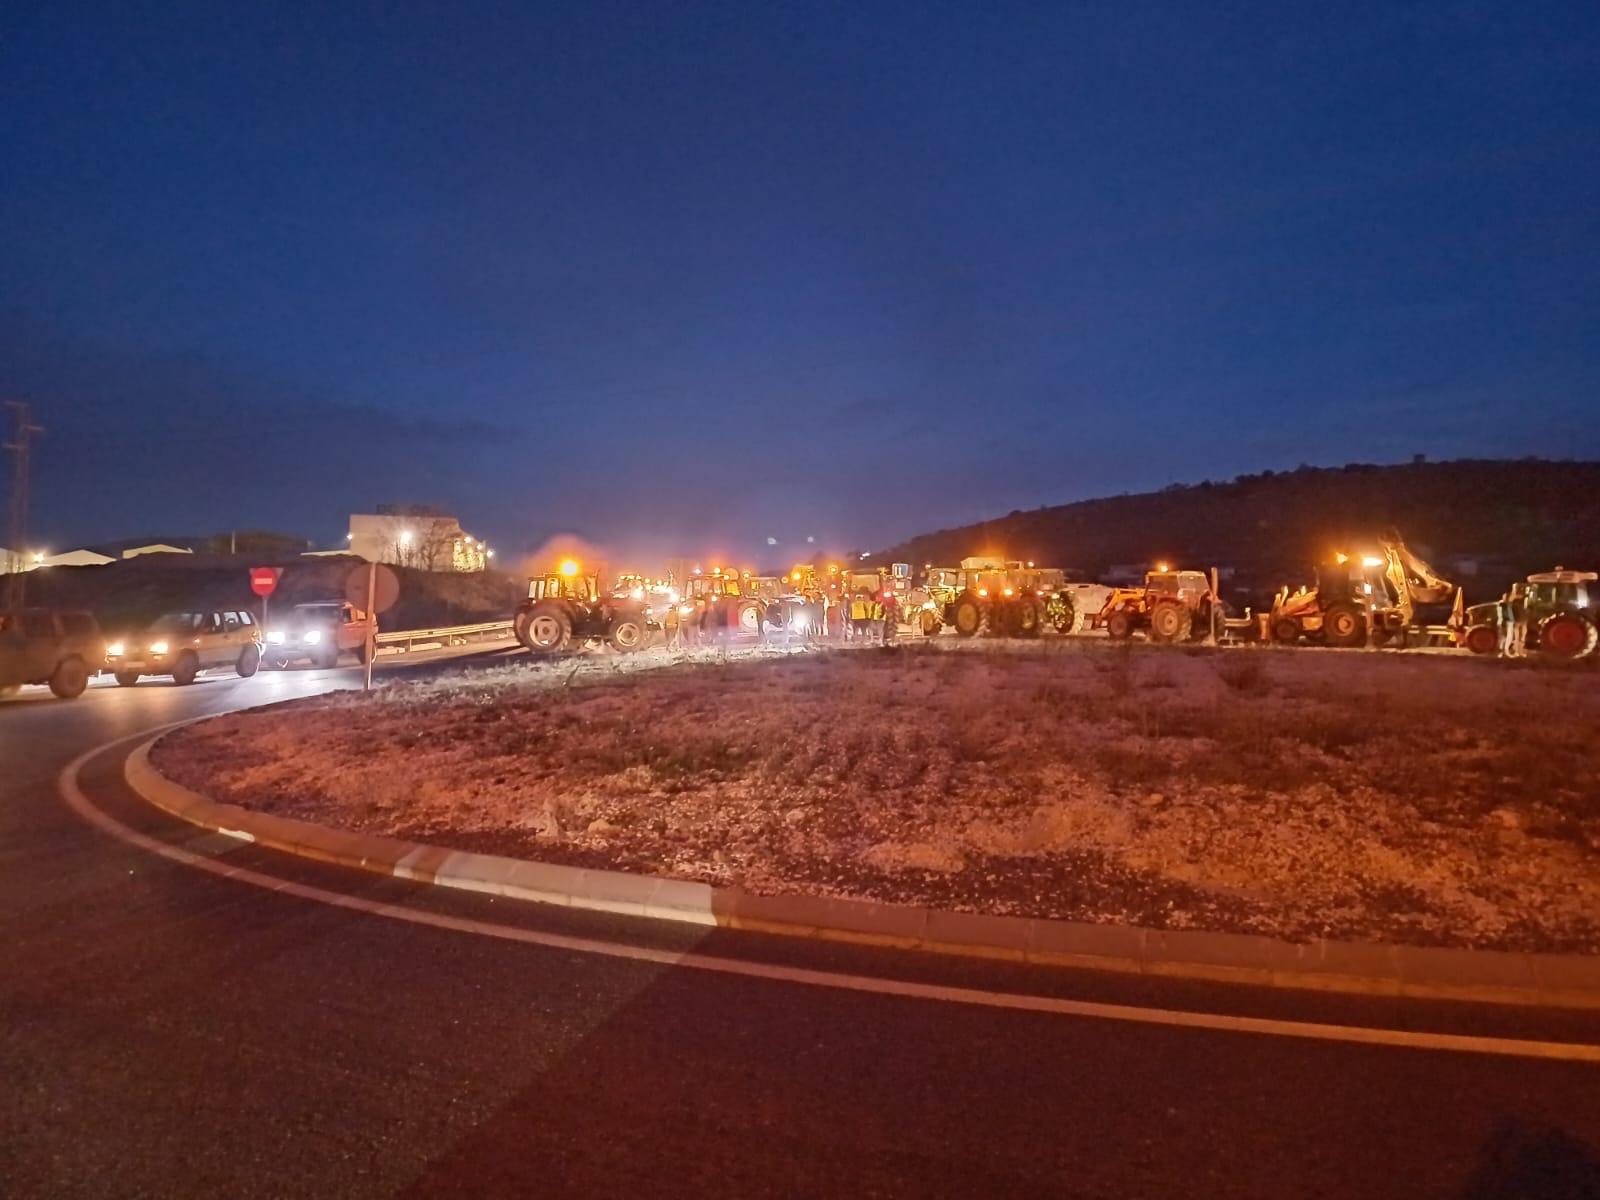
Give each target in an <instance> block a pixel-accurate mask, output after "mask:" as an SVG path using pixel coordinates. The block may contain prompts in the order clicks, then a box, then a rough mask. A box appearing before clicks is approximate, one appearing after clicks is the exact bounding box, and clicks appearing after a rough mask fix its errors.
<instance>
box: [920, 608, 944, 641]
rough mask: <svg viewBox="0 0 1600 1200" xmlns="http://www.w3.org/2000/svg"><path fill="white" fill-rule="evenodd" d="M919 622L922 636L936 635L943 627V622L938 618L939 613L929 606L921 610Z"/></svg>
mask: <svg viewBox="0 0 1600 1200" xmlns="http://www.w3.org/2000/svg"><path fill="white" fill-rule="evenodd" d="M921 623H922V636H923V637H938V636H939V630H941V629H943V628H944V622H943V621H941V620H940V619H939V614H938V613H936V612H934V611H933V609H931V608H925V609H923V610H922V618H921Z"/></svg>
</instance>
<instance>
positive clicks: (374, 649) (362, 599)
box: [344, 562, 400, 692]
mask: <svg viewBox="0 0 1600 1200" xmlns="http://www.w3.org/2000/svg"><path fill="white" fill-rule="evenodd" d="M344 598H345V599H346V600H348V601H350V603H351V604H353V605H354V606H355V607H356V608H359V609H360V610H361V611H362V612H363V613H365V614H366V617H367V630H366V638H365V641H364V642H363V646H364V648H365V650H366V653H365V654H363V655H362V656H361V657H362V659H363V660H364V662H365V665H366V680H365V682H364V683H363V685H362V690H364V691H368V692H370V691H371V690H372V660H373V659H374V658H376V657H377V655H378V614H379V613H381V612H388V611H389V609H391V608H393V607H394V602H395V601H396V600H398V599H400V577H399V576H398V575H396V574H395V573H394V572H393V571H391V570H390V569H389V568H388V567H385V566H382V565H380V564H378V563H375V562H369V563H363V564H362V565H360V566H357V567H352V568H351V569H350V574H349V575H347V576H345V581H344Z"/></svg>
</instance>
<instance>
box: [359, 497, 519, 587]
mask: <svg viewBox="0 0 1600 1200" xmlns="http://www.w3.org/2000/svg"><path fill="white" fill-rule="evenodd" d="M345 540H346V541H347V542H348V543H349V545H350V553H352V554H355V555H358V556H360V557H361V558H364V559H366V560H367V561H368V562H384V563H394V564H395V565H396V566H401V567H416V568H418V569H419V570H423V571H482V570H484V569H485V568H487V567H488V565H489V560H490V559H491V558H493V557H494V551H493V550H491V549H490V548H489V547H488V546H487V545H486V544H485V543H484V542H483V540H482V539H481V538H476V537H473V536H472V535H471V534H469V533H468V532H467V531H466V530H464V529H462V528H461V522H460V521H458V520H457V519H456V518H455V517H452V516H450V515H449V514H448V513H442V512H440V511H439V510H438V509H434V508H429V507H426V506H424V505H407V504H380V505H379V506H378V511H377V512H375V513H351V514H350V531H349V532H348V533H347V534H346V535H345Z"/></svg>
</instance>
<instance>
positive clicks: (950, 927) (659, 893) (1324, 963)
mask: <svg viewBox="0 0 1600 1200" xmlns="http://www.w3.org/2000/svg"><path fill="white" fill-rule="evenodd" d="M186 723H187V722H186ZM161 736H165V733H163V734H161V735H158V736H157V737H154V738H151V739H149V740H148V741H145V742H143V743H141V744H140V745H139V746H138V747H137V748H136V749H135V750H134V751H133V752H132V753H131V754H130V755H129V756H128V758H127V761H126V763H125V765H124V768H123V773H124V776H125V778H126V779H127V782H128V786H129V787H131V788H132V789H133V790H134V791H135V792H136V793H137V794H138V795H139V796H141V797H142V798H143V799H145V800H146V801H148V802H149V803H151V804H153V805H155V806H156V807H157V808H160V809H162V810H164V811H166V812H168V813H170V814H172V815H173V816H176V817H179V818H181V819H183V820H185V821H188V822H190V823H191V824H194V825H198V826H200V827H202V828H205V829H209V830H215V831H218V832H221V833H226V834H231V835H233V836H235V837H240V838H244V839H246V840H249V841H253V842H257V843H259V844H261V845H263V846H267V847H270V848H271V849H274V850H281V851H285V852H288V853H290V854H298V855H301V856H302V857H306V858H313V859H318V860H320V861H323V862H329V863H335V864H338V865H340V866H346V867H355V868H358V869H360V870H363V871H371V872H375V873H377V874H382V875H392V876H395V877H397V878H402V879H414V880H419V881H421V882H425V883H432V884H438V885H440V886H443V887H453V888H460V889H463V890H467V891H475V892H487V893H490V894H492V895H497V896H507V897H511V898H514V899H519V900H531V901H534V902H536V903H540V904H558V905H562V906H565V907H568V908H582V909H589V910H593V911H599V912H613V913H622V914H625V915H628V916H637V917H649V918H653V919H657V920H670V921H678V922H684V923H688V924H694V925H705V926H722V927H725V928H731V929H741V930H750V931H755V932H761V933H772V934H780V935H783V936H787V937H796V936H798V937H811V938H820V939H824V940H828V941H839V942H853V943H858V944H863V945H872V946H885V947H896V948H902V949H911V950H925V951H932V952H934V953H939V954H956V955H964V956H968V957H982V958H991V959H1001V960H1008V961H1013V962H1020V963H1034V964H1042V965H1049V966H1067V967H1080V968H1089V969H1093V970H1101V971H1117V972H1123V973H1128V974H1143V975H1153V976H1161V977H1167V978H1179V979H1200V980H1209V981H1216V982H1223V983H1246V984H1254V985H1257V986H1267V987H1280V988H1295V989H1302V990H1305V989H1309V990H1316V991H1330V992H1344V993H1352V994H1358V995H1369V996H1404V997H1413V998H1418V999H1430V1000H1470V1001H1477V1002H1486V1003H1497V1004H1519V1005H1534V1006H1539V1007H1554V1008H1581V1009H1600V956H1593V955H1562V954H1531V953H1530V954H1524V953H1516V952H1506V951H1497V950H1461V949H1449V948H1441V947H1429V946H1402V945H1394V944H1387V943H1377V942H1337V941H1314V942H1306V943H1298V942H1286V941H1281V940H1279V939H1277V938H1269V937H1262V936H1259V935H1255V934H1236V933H1206V932H1201V931H1196V930H1170V929H1144V928H1140V927H1138V926H1132V925H1094V924H1086V923H1083V922H1078V921H1055V920H1046V919H1041V918H1035V917H1008V916H990V915H985V914H982V913H960V912H946V911H943V910H939V909H929V908H919V907H914V906H911V905H903V904H882V903H877V902H875V901H869V900H848V899H843V898H838V897H828V896H804V895H783V896H762V895H757V894H755V893H753V892H747V891H744V890H743V889H740V888H730V887H713V886H711V885H710V884H704V883H693V882H690V881H687V880H678V879H662V878H657V877H655V876H648V875H633V874H629V873H626V872H623V871H601V870H592V869H588V868H583V867H569V866H563V865H560V864H557V863H541V862H534V861H531V860H528V859H520V858H506V857H503V856H501V855H494V854H478V853H473V852H469V851H462V850H449V849H446V848H444V847H440V846H431V845H424V844H422V843H418V842H408V841H404V840H402V839H399V838H391V837H384V836H381V835H376V834H363V833H351V832H346V831H342V830H337V829H330V828H328V827H327V826H323V825H315V824H312V823H311V822H309V821H299V820H294V819H292V818H289V817H278V816H273V815H271V814H268V813H260V812H254V811H252V810H249V809H244V808H240V807H239V806H237V805H233V804H220V803H218V802H216V801H214V800H211V799H209V798H207V797H205V796H202V795H200V794H199V793H198V792H194V791H191V790H190V789H188V788H186V787H184V786H183V785H182V784H179V783H175V782H174V781H172V780H170V779H168V778H167V777H166V776H164V775H162V774H161V773H160V772H159V771H157V770H156V769H155V767H154V766H152V765H151V763H150V749H151V747H152V746H154V745H155V743H156V742H157V741H158V740H159V739H160V737H161Z"/></svg>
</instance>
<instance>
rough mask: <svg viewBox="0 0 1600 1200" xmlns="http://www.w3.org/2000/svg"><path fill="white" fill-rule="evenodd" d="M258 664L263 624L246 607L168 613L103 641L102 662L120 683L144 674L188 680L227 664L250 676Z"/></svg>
mask: <svg viewBox="0 0 1600 1200" xmlns="http://www.w3.org/2000/svg"><path fill="white" fill-rule="evenodd" d="M260 664H261V627H260V626H259V625H257V624H256V619H255V617H254V616H253V615H252V614H251V613H250V610H249V609H244V608H236V609H234V608H230V609H223V610H220V611H217V612H172V613H168V614H167V615H166V616H164V617H162V618H161V619H160V620H158V621H156V622H155V623H154V624H152V625H151V626H150V627H149V628H148V629H144V630H141V631H140V632H139V633H138V634H136V635H134V636H131V637H125V638H116V639H113V640H112V642H111V644H110V645H109V646H107V647H106V665H107V666H108V667H110V668H111V674H112V676H113V677H114V678H115V679H116V681H117V682H118V683H119V684H121V685H122V686H123V687H132V686H133V685H134V684H136V683H138V682H139V680H140V679H141V678H142V677H144V676H146V675H170V676H172V682H173V683H176V684H178V685H179V686H187V685H188V684H191V683H193V682H194V681H195V677H196V676H197V675H199V674H200V672H201V671H204V670H208V669H210V668H213V667H231V668H232V669H233V670H235V671H237V672H238V673H239V675H240V677H241V678H244V679H248V678H249V677H250V676H252V675H254V674H255V673H256V668H257V667H258V666H259V665H260Z"/></svg>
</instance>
